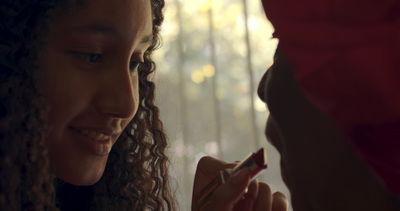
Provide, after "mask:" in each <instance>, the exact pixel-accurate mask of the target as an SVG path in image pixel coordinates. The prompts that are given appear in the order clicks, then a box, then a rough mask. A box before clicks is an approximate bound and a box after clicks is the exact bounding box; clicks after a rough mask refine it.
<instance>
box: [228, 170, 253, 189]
mask: <svg viewBox="0 0 400 211" xmlns="http://www.w3.org/2000/svg"><path fill="white" fill-rule="evenodd" d="M248 171H249V170H248V169H247V168H243V169H241V170H240V171H239V172H238V173H236V174H234V175H233V176H232V177H231V179H232V182H233V183H234V184H235V185H239V184H241V183H243V182H244V181H245V180H247V179H248V177H249V172H248Z"/></svg>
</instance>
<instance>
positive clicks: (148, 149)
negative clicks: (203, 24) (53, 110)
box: [0, 0, 176, 210]
mask: <svg viewBox="0 0 400 211" xmlns="http://www.w3.org/2000/svg"><path fill="white" fill-rule="evenodd" d="M150 1H151V6H152V10H153V43H152V45H151V46H150V48H149V49H148V50H147V51H146V52H145V56H144V63H143V64H141V65H140V66H139V95H140V105H139V108H138V111H137V113H136V115H135V117H134V119H133V120H132V121H131V122H130V123H129V125H128V126H127V127H126V129H125V130H124V132H123V134H122V135H121V136H120V138H119V140H118V141H117V142H116V144H115V145H114V146H113V149H112V150H111V153H110V155H109V158H108V162H107V166H106V169H105V172H104V174H103V176H102V178H101V179H100V181H99V182H97V183H96V184H95V185H94V186H93V187H94V202H95V205H94V207H93V209H94V210H144V209H149V210H163V209H168V210H172V209H174V208H175V205H176V202H175V200H174V198H173V196H172V194H171V190H170V186H169V176H168V175H169V174H168V168H167V164H168V158H167V156H166V155H165V153H164V151H165V149H166V146H167V138H166V135H165V133H164V129H163V125H162V122H161V121H160V119H159V109H158V107H157V106H155V105H154V99H155V85H154V83H153V82H152V81H151V76H152V75H153V73H154V71H155V63H154V62H153V61H152V59H151V54H152V52H153V51H154V50H155V49H156V48H157V47H159V45H160V41H161V39H160V37H159V31H160V26H161V24H162V22H163V19H164V17H163V11H162V10H163V8H164V0H150ZM78 2H79V3H80V2H81V0H70V1H66V0H29V1H26V0H5V1H2V3H1V5H0V21H1V22H0V31H1V33H0V86H1V89H0V177H1V182H0V210H24V209H29V210H57V207H56V205H55V190H54V184H53V179H52V178H51V172H50V167H49V166H50V165H49V159H48V154H47V147H46V144H45V143H46V133H47V130H46V112H45V111H46V103H45V99H44V97H42V96H41V94H40V91H39V89H38V84H37V83H36V75H37V73H38V72H39V71H40V68H39V67H38V66H37V65H36V64H35V63H36V60H37V54H38V51H39V50H40V47H41V45H42V42H41V38H42V37H43V36H44V34H45V33H46V32H47V31H48V30H47V26H48V25H49V23H50V21H51V16H50V15H49V14H50V12H51V11H55V9H57V8H60V5H63V7H62V9H64V6H65V5H69V6H71V5H74V4H75V3H78ZM70 3H71V4H70ZM77 5H78V6H79V4H77Z"/></svg>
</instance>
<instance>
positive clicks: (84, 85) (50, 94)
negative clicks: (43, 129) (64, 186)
mask: <svg viewBox="0 0 400 211" xmlns="http://www.w3.org/2000/svg"><path fill="white" fill-rule="evenodd" d="M53 18H54V20H53V21H52V23H51V25H50V32H49V34H48V35H47V36H46V37H45V39H44V42H45V46H44V49H43V50H42V52H41V54H40V56H39V62H38V63H39V66H40V68H41V70H42V75H41V76H40V78H39V81H40V84H41V88H42V92H43V94H44V96H45V98H46V100H47V103H48V105H49V108H50V110H49V114H48V119H49V120H48V125H49V136H48V146H49V155H50V162H51V165H52V169H53V171H54V173H55V175H56V176H57V177H59V178H60V179H62V180H64V181H66V182H68V183H71V184H75V185H92V184H94V183H96V182H97V181H98V180H99V179H100V177H101V176H102V174H103V172H104V169H105V166H106V163H107V158H108V154H109V153H110V151H111V148H112V146H113V145H114V143H115V142H116V141H117V139H118V137H119V136H120V135H121V133H122V131H123V130H124V128H125V127H126V126H127V124H128V123H129V122H130V121H131V120H132V118H133V117H134V115H135V113H136V111H137V108H138V105H139V90H138V83H139V82H138V73H137V66H138V64H139V63H140V62H142V61H143V54H144V52H145V51H146V49H147V48H148V47H149V45H150V44H151V39H152V14H151V5H150V1H148V0H134V1H133V0H117V1H115V0H88V1H86V2H85V3H84V4H83V6H78V7H73V8H71V9H70V10H68V11H67V12H61V13H56V14H55V15H54V17H53Z"/></svg>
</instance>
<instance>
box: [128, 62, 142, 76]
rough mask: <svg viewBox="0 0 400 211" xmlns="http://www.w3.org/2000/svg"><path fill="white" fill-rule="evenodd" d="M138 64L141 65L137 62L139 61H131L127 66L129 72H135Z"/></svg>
mask: <svg viewBox="0 0 400 211" xmlns="http://www.w3.org/2000/svg"><path fill="white" fill-rule="evenodd" d="M140 63H142V62H139V61H131V63H130V64H129V69H130V70H131V72H132V73H133V72H136V71H137V69H138V67H139V65H140Z"/></svg>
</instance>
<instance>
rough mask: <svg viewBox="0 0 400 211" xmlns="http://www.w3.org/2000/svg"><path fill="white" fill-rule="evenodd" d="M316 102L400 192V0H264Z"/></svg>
mask: <svg viewBox="0 0 400 211" xmlns="http://www.w3.org/2000/svg"><path fill="white" fill-rule="evenodd" d="M262 2H263V6H264V10H265V12H266V14H267V17H268V19H269V20H270V21H271V22H272V24H273V25H274V27H275V34H276V36H277V37H278V38H279V41H280V42H279V48H280V51H281V52H282V53H283V54H284V55H285V56H286V57H287V58H288V59H289V60H290V61H291V62H292V66H293V67H294V71H295V74H296V78H297V80H298V82H299V84H300V86H301V88H302V90H303V92H304V93H305V95H306V96H307V97H308V98H309V100H310V101H311V102H312V103H314V104H315V105H316V106H317V107H318V108H319V109H321V110H322V111H324V112H326V113H328V114H329V115H330V116H331V117H332V118H333V119H334V121H335V123H336V124H337V126H338V127H339V129H340V130H341V131H342V132H343V133H344V134H345V136H346V137H348V139H349V140H350V142H351V144H352V145H353V146H354V147H355V149H356V150H357V151H358V153H359V154H360V155H361V157H362V158H363V159H364V160H365V161H366V162H367V163H368V164H369V165H370V166H371V167H372V169H373V170H375V172H376V173H377V174H378V175H379V176H380V177H381V178H382V179H383V181H384V183H385V184H386V186H387V188H388V189H389V190H390V191H392V192H394V193H396V194H400V52H399V51H400V0H302V1H300V0H262Z"/></svg>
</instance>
